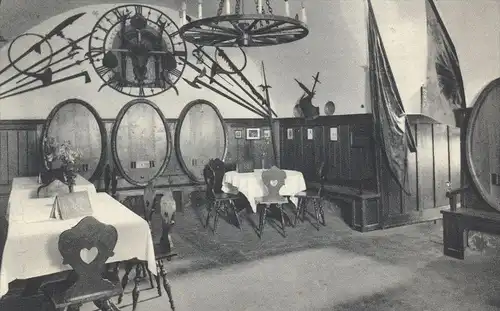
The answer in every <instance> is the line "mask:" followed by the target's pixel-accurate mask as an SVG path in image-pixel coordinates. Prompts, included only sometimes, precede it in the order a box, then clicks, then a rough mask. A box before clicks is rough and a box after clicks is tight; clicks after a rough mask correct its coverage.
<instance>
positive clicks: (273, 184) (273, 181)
mask: <svg viewBox="0 0 500 311" xmlns="http://www.w3.org/2000/svg"><path fill="white" fill-rule="evenodd" d="M270 184H271V186H273V187H276V185H277V184H278V181H277V180H271V182H270Z"/></svg>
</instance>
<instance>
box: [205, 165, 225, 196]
mask: <svg viewBox="0 0 500 311" xmlns="http://www.w3.org/2000/svg"><path fill="white" fill-rule="evenodd" d="M208 166H209V167H210V169H211V170H212V172H213V177H214V181H213V192H214V193H222V180H223V179H224V173H225V172H226V169H225V165H224V162H222V160H221V159H213V160H211V161H210V162H208Z"/></svg>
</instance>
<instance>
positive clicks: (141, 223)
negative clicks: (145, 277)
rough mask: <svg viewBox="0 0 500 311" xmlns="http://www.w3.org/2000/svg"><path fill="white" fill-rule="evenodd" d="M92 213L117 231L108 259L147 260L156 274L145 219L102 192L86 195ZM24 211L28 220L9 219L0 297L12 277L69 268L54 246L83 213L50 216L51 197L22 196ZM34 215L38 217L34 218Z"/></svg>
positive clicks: (24, 277)
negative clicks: (32, 197)
mask: <svg viewBox="0 0 500 311" xmlns="http://www.w3.org/2000/svg"><path fill="white" fill-rule="evenodd" d="M90 201H91V205H92V209H93V216H94V217H95V218H96V219H97V220H99V221H101V222H103V223H105V224H110V225H113V226H114V227H115V228H116V230H117V231H118V241H117V244H116V247H115V249H114V253H115V255H114V256H113V257H111V258H109V259H108V261H107V262H108V263H112V262H119V261H125V260H129V259H132V258H137V259H139V260H144V261H147V262H148V268H149V270H150V271H151V272H152V273H154V274H156V261H155V254H154V248H153V239H152V237H151V231H150V230H149V226H148V223H147V222H146V221H145V220H144V219H142V218H141V217H139V216H137V215H136V214H134V213H133V212H132V211H130V210H128V209H127V208H126V207H125V206H123V205H122V204H121V203H119V202H118V201H116V200H114V199H113V198H112V197H111V196H109V195H108V194H106V193H96V194H94V195H92V196H90ZM25 202H28V204H26V205H25V206H27V208H25V209H24V213H31V216H30V219H29V221H28V222H27V223H26V222H24V221H9V229H8V233H7V240H6V243H5V248H4V252H3V259H2V265H1V267H0V297H1V296H3V295H5V294H6V293H7V291H8V289H9V283H10V282H12V281H13V280H15V279H28V278H33V277H37V276H43V275H48V274H52V273H57V272H61V271H65V270H69V269H71V267H70V266H68V265H63V264H62V256H61V254H60V253H59V250H58V246H57V245H58V240H59V235H60V234H61V233H62V232H63V231H65V230H67V229H70V228H71V227H73V226H75V225H76V224H77V223H78V222H79V221H80V220H81V219H82V218H83V217H80V218H75V219H68V220H56V219H50V218H49V215H50V211H51V208H52V204H53V202H54V198H41V199H31V200H25ZM36 218H38V219H36Z"/></svg>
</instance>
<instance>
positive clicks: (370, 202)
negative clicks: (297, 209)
mask: <svg viewBox="0 0 500 311" xmlns="http://www.w3.org/2000/svg"><path fill="white" fill-rule="evenodd" d="M308 186H310V187H312V188H317V187H319V186H320V185H319V183H315V182H312V183H308ZM324 195H325V196H326V197H328V198H330V199H332V200H341V201H344V202H346V203H347V204H349V208H348V209H344V210H343V211H342V216H343V218H344V221H345V222H346V223H347V224H348V225H349V226H350V227H351V228H353V229H354V230H358V231H361V232H367V231H372V230H376V229H379V228H380V221H379V218H380V216H379V215H380V213H379V211H380V203H379V202H380V194H378V193H375V192H373V191H367V190H362V191H360V189H358V188H353V187H346V186H340V185H327V184H325V185H324Z"/></svg>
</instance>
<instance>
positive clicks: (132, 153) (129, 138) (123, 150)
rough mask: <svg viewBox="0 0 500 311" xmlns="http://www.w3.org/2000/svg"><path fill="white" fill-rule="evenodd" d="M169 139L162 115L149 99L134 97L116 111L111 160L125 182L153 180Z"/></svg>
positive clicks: (165, 155) (167, 156) (166, 153)
mask: <svg viewBox="0 0 500 311" xmlns="http://www.w3.org/2000/svg"><path fill="white" fill-rule="evenodd" d="M171 145H172V140H171V137H170V131H169V127H168V125H167V123H166V120H165V116H164V115H163V113H162V112H161V110H160V109H159V108H158V107H157V106H156V105H155V104H154V103H152V102H151V101H148V100H145V99H136V100H133V101H131V102H129V103H127V104H126V105H125V106H124V107H123V108H122V109H121V110H120V112H119V113H118V116H117V119H116V122H115V124H114V125H113V131H112V135H111V150H112V154H113V160H114V163H115V165H116V166H117V168H118V170H119V171H120V173H121V175H122V176H123V178H125V180H127V182H129V183H130V184H132V185H136V186H141V187H142V186H146V185H147V184H148V183H150V182H154V180H155V179H157V178H158V177H159V176H160V175H161V174H162V173H163V171H164V170H165V168H166V167H167V165H168V162H169V160H170V154H171V151H172V146H171Z"/></svg>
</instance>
